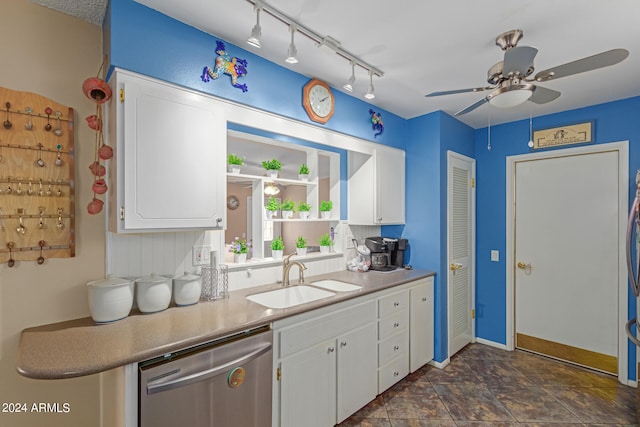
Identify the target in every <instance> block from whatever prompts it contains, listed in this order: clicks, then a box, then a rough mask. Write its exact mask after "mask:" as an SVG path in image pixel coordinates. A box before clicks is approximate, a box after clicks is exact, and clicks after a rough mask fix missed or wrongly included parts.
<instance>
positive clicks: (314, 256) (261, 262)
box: [225, 251, 343, 271]
mask: <svg viewBox="0 0 640 427" xmlns="http://www.w3.org/2000/svg"><path fill="white" fill-rule="evenodd" d="M342 255H343V252H338V251H336V252H329V253H327V254H321V253H320V252H310V253H307V254H306V255H303V256H298V255H294V256H293V257H291V259H292V260H294V261H301V262H305V261H316V260H320V259H329V258H339V257H341V256H342ZM282 261H283V260H282V259H273V258H271V257H268V258H250V259H248V260H247V261H246V262H239V263H234V262H231V263H225V264H226V265H227V266H228V267H229V271H235V270H245V269H247V268H249V267H251V268H260V267H273V266H275V265H282Z"/></svg>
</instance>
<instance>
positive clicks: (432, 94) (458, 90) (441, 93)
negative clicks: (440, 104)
mask: <svg viewBox="0 0 640 427" xmlns="http://www.w3.org/2000/svg"><path fill="white" fill-rule="evenodd" d="M490 89H493V87H474V88H469V89H456V90H445V91H442V92H431V93H428V94H426V95H425V96H426V97H432V96H442V95H454V94H456V93H467V92H482V91H483V90H490Z"/></svg>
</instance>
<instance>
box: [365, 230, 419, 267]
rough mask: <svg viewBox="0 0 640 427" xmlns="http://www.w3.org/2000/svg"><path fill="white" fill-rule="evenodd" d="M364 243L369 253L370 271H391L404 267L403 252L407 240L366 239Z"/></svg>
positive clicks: (406, 245) (387, 238) (389, 238)
mask: <svg viewBox="0 0 640 427" xmlns="http://www.w3.org/2000/svg"><path fill="white" fill-rule="evenodd" d="M364 243H365V246H366V247H367V248H369V250H370V251H371V269H372V270H377V271H392V270H395V269H398V268H402V267H403V266H404V251H405V250H406V249H407V247H408V245H409V241H408V240H407V239H396V238H393V237H381V236H379V237H367V238H366V239H365V241H364Z"/></svg>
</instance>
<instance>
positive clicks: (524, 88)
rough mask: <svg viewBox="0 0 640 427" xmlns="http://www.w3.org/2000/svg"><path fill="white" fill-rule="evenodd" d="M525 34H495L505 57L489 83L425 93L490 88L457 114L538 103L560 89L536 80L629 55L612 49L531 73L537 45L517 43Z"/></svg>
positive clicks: (492, 70)
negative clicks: (529, 102)
mask: <svg viewBox="0 0 640 427" xmlns="http://www.w3.org/2000/svg"><path fill="white" fill-rule="evenodd" d="M522 36H523V32H522V30H511V31H507V32H505V33H502V34H500V35H499V36H498V37H497V38H496V45H498V46H500V48H501V49H502V50H503V51H504V59H503V60H502V61H500V62H498V63H497V64H495V65H493V66H492V67H491V68H489V71H488V72H487V82H489V84H490V86H486V87H476V88H469V89H457V90H447V91H442V92H432V93H429V94H427V95H425V96H427V97H432V96H442V95H453V94H457V93H465V92H482V91H490V92H489V94H487V96H485V97H484V98H482V99H480V100H479V101H477V102H475V103H473V104H471V105H469V106H468V107H466V108H464V109H462V110H460V111H458V112H457V113H455V115H456V116H460V115H462V114H466V113H468V112H470V111H473V110H475V109H476V108H478V107H480V106H481V105H483V104H485V103H487V102H489V103H491V104H492V105H495V106H496V107H502V108H509V107H515V106H516V105H519V104H522V103H523V102H525V101H527V100H528V101H531V102H533V103H536V104H546V103H547V102H551V101H553V100H554V99H556V98H557V97H559V96H560V92H558V91H556V90H553V89H548V88H545V87H542V86H538V85H537V83H542V82H547V81H549V80H555V79H559V78H560V77H567V76H571V75H573V74H578V73H584V72H585V71H591V70H595V69H598V68H603V67H609V66H611V65H614V64H617V63H618V62H621V61H623V60H624V59H625V58H626V57H627V56H629V51H627V50H626V49H612V50H608V51H606V52H602V53H598V54H596V55H593V56H588V57H586V58H582V59H578V60H576V61H572V62H568V63H566V64H563V65H558V66H556V67H553V68H549V69H546V70H543V71H540V72H538V73H537V74H536V75H535V76H533V77H531V75H532V74H533V71H534V67H533V59H534V58H535V56H536V54H537V53H538V49H536V48H535V47H531V46H518V42H519V41H520V39H521V38H522Z"/></svg>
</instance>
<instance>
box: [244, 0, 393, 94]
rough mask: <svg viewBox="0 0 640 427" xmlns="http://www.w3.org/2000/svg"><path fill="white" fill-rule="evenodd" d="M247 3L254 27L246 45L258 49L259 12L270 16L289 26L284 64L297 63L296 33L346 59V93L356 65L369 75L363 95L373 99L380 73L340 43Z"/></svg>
mask: <svg viewBox="0 0 640 427" xmlns="http://www.w3.org/2000/svg"><path fill="white" fill-rule="evenodd" d="M247 2H248V3H250V4H252V5H253V10H254V11H255V12H256V25H255V26H254V27H253V29H252V30H251V37H249V39H248V40H247V43H249V44H250V45H252V46H255V47H258V48H259V47H260V37H261V36H262V28H261V27H260V12H265V13H266V14H267V15H270V16H272V17H273V18H275V19H276V20H277V21H279V22H281V23H283V24H285V25H288V26H289V32H290V33H291V43H290V44H289V48H288V50H287V58H286V59H285V61H286V62H288V63H290V64H295V63H297V62H298V58H297V56H298V52H297V48H296V45H295V43H294V36H295V33H296V32H297V33H300V34H302V35H303V36H305V37H306V38H308V39H310V40H311V41H313V42H314V43H316V45H317V46H318V48H320V49H321V50H323V51H326V52H327V53H328V54H330V55H338V56H339V57H341V58H343V59H346V60H347V61H349V62H350V63H351V77H350V78H349V80H348V82H347V83H346V84H345V85H344V86H343V88H344V89H345V90H346V91H348V92H351V91H353V83H354V82H355V80H356V76H355V67H356V65H357V66H358V67H360V68H362V69H364V70H365V71H367V72H368V73H369V90H368V92H367V94H366V95H365V98H367V99H373V98H375V95H374V94H373V90H374V88H373V75H374V74H375V75H376V76H378V77H382V76H383V75H384V73H383V72H382V71H380V70H379V69H377V68H376V67H374V66H372V65H370V64H368V63H366V62H365V61H363V60H361V59H360V58H358V57H357V56H355V55H353V54H351V53H350V52H348V51H347V50H345V49H343V48H342V46H341V45H340V42H339V41H337V40H335V39H334V38H332V37H331V36H327V35H321V34H319V33H317V32H315V31H314V30H312V29H310V28H308V27H306V26H304V25H303V24H301V23H300V22H297V21H296V20H294V19H293V18H291V17H289V16H287V15H285V14H284V13H282V12H281V11H279V10H278V9H276V8H275V7H273V6H271V5H269V4H267V3H265V1H263V0H247Z"/></svg>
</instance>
